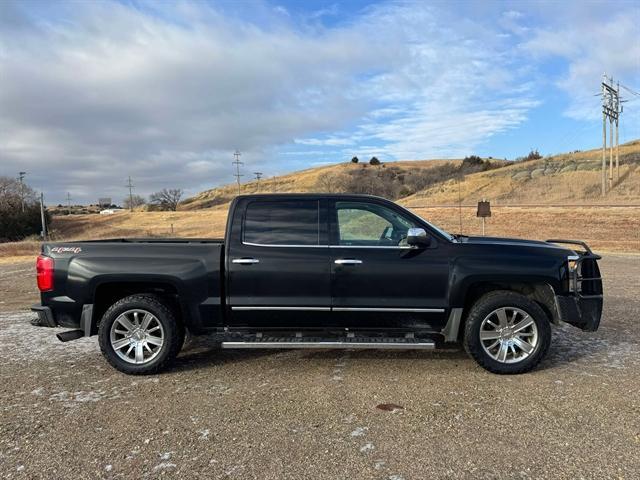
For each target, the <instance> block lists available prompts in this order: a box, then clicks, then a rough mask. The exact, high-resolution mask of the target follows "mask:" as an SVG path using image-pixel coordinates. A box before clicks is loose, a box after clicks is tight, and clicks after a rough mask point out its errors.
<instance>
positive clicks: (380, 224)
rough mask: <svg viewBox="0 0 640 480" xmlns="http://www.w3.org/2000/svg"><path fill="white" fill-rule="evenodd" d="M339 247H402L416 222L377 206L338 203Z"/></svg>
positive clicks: (371, 204)
mask: <svg viewBox="0 0 640 480" xmlns="http://www.w3.org/2000/svg"><path fill="white" fill-rule="evenodd" d="M336 213H337V219H338V245H354V246H384V247H393V246H402V245H406V238H407V231H408V230H409V228H412V227H415V226H416V225H415V224H414V222H412V221H410V220H408V219H407V218H405V217H402V216H400V215H398V214H397V213H396V212H394V211H393V210H391V209H389V208H386V207H383V206H381V205H377V204H374V203H358V202H336Z"/></svg>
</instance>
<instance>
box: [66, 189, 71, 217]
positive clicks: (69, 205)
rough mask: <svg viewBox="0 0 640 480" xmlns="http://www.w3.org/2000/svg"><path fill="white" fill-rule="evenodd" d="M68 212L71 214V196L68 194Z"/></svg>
mask: <svg viewBox="0 0 640 480" xmlns="http://www.w3.org/2000/svg"><path fill="white" fill-rule="evenodd" d="M67 211H68V212H69V213H71V194H70V193H69V192H67Z"/></svg>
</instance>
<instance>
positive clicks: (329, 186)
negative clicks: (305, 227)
mask: <svg viewBox="0 0 640 480" xmlns="http://www.w3.org/2000/svg"><path fill="white" fill-rule="evenodd" d="M461 163H462V161H461V160H411V161H399V162H389V163H385V164H382V165H379V166H372V165H369V164H368V163H357V164H356V163H351V162H348V163H339V164H334V165H326V166H322V167H317V168H310V169H307V170H302V171H298V172H292V173H289V174H286V175H281V176H278V177H272V178H267V179H262V180H260V182H257V181H255V180H254V181H252V182H248V183H244V184H242V188H241V192H242V193H243V194H246V193H258V192H264V193H276V192H279V193H287V192H289V193H291V192H340V191H354V190H359V189H361V188H363V187H370V186H371V183H372V182H371V181H372V180H375V183H376V186H377V187H378V188H380V189H381V191H380V192H374V193H377V194H380V195H383V196H387V197H390V198H400V197H401V196H402V193H413V192H414V191H417V190H420V189H421V188H420V186H421V182H422V183H424V181H425V179H429V178H431V179H432V180H447V179H448V178H449V176H450V175H451V173H452V172H455V171H457V169H458V168H459V167H460V165H461ZM506 163H507V162H503V161H498V160H495V161H491V162H488V163H487V165H490V166H492V167H497V166H500V165H504V164H506ZM436 177H437V178H436ZM365 180H366V181H365ZM376 186H374V188H375V187H376ZM390 188H391V190H389V189H390ZM402 188H405V190H404V191H403V190H402ZM359 193H369V192H359ZM237 194H238V187H237V185H236V184H230V185H225V186H222V187H217V188H213V189H211V190H206V191H204V192H202V193H199V194H198V195H196V196H194V197H191V198H188V199H186V200H184V201H183V202H182V203H181V204H180V209H181V210H197V209H201V208H210V207H214V206H218V205H224V204H226V203H228V202H230V201H231V200H232V199H233V198H234V197H235V196H236V195H237Z"/></svg>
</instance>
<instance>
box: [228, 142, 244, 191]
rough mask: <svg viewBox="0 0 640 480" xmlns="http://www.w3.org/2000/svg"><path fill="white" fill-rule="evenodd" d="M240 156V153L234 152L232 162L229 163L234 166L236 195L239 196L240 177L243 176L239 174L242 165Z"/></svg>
mask: <svg viewBox="0 0 640 480" xmlns="http://www.w3.org/2000/svg"><path fill="white" fill-rule="evenodd" d="M240 155H241V154H240V152H239V151H238V150H236V151H235V152H234V154H233V157H234V160H233V162H231V163H232V165H235V166H236V173H234V174H233V176H234V177H236V182H238V195H240V177H243V176H244V175H242V174H241V173H240V165H244V163H242V162H241V161H240Z"/></svg>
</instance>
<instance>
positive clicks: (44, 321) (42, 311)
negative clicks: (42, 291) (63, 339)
mask: <svg viewBox="0 0 640 480" xmlns="http://www.w3.org/2000/svg"><path fill="white" fill-rule="evenodd" d="M31 311H32V312H36V313H37V314H38V320H39V323H40V325H41V326H43V327H57V326H58V324H57V323H56V321H55V319H54V317H53V312H52V311H51V309H50V308H49V307H43V306H42V305H33V306H32V307H31Z"/></svg>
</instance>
